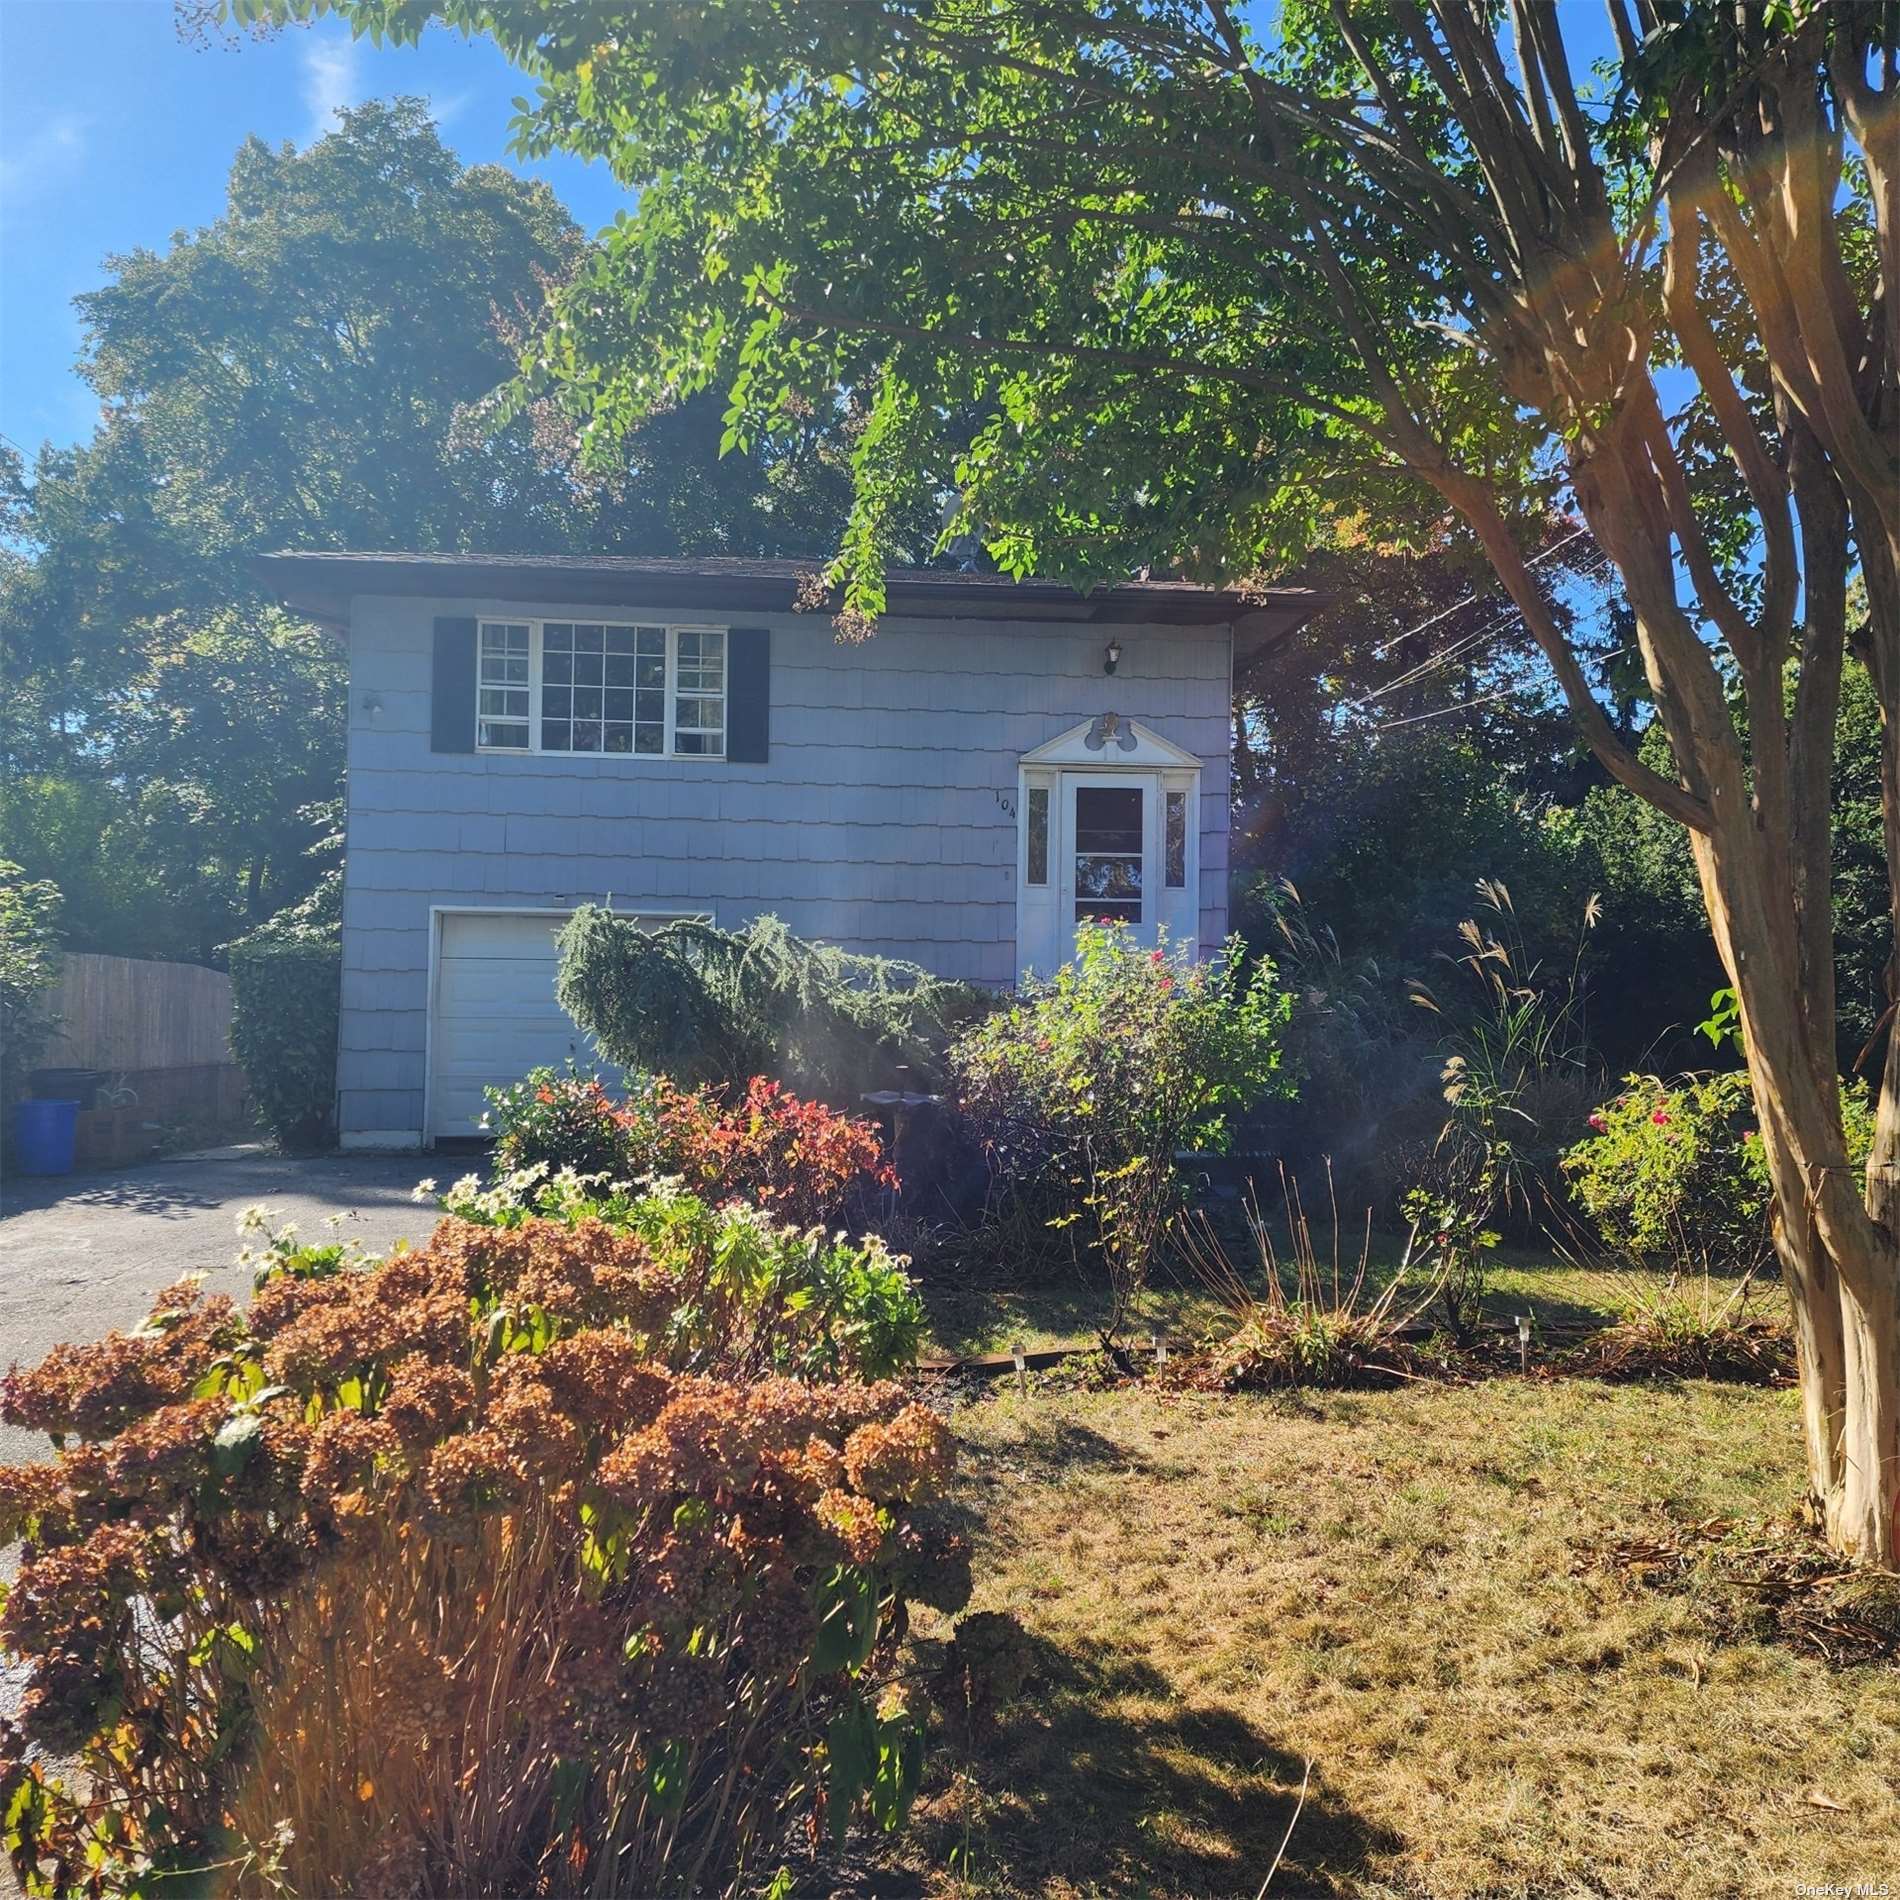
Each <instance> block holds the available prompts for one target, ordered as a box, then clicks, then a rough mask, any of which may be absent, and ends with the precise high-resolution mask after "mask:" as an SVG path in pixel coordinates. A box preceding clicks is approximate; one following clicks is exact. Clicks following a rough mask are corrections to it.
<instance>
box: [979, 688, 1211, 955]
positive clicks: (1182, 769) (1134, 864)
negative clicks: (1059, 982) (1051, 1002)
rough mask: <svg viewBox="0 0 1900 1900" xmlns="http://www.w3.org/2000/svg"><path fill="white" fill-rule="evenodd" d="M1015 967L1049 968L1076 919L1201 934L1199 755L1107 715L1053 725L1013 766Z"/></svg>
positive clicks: (1153, 936)
mask: <svg viewBox="0 0 1900 1900" xmlns="http://www.w3.org/2000/svg"><path fill="white" fill-rule="evenodd" d="M1016 787H1017V802H1016V813H1017V835H1016V973H1017V975H1018V976H1019V977H1020V976H1024V975H1026V974H1028V973H1029V972H1030V971H1032V970H1033V971H1036V972H1037V973H1039V974H1041V975H1043V976H1047V975H1048V974H1049V973H1050V972H1051V971H1052V970H1054V969H1055V968H1056V966H1057V965H1058V964H1060V963H1062V962H1064V961H1066V960H1067V959H1068V958H1069V957H1071V956H1073V955H1074V954H1075V927H1076V925H1077V924H1078V923H1086V922H1087V921H1088V920H1089V919H1091V918H1112V919H1113V920H1114V921H1115V922H1117V923H1120V924H1125V925H1126V926H1127V927H1128V929H1129V930H1130V931H1131V932H1133V933H1134V936H1135V938H1136V941H1137V942H1140V943H1144V944H1148V945H1153V944H1155V943H1157V942H1158V941H1159V940H1160V937H1161V933H1162V932H1163V931H1165V932H1166V933H1167V941H1168V944H1169V947H1170V948H1172V947H1174V946H1175V945H1186V946H1187V947H1188V950H1189V954H1190V955H1192V954H1194V947H1195V945H1196V943H1197V942H1198V939H1199V936H1200V886H1201V871H1200V863H1201V856H1200V829H1201V816H1200V803H1201V762H1200V760H1199V759H1197V758H1196V757H1195V756H1194V755H1193V753H1191V752H1186V751H1183V750H1182V748H1181V747H1179V746H1177V745H1174V744H1172V743H1171V742H1170V741H1168V740H1166V739H1164V738H1162V737H1161V736H1160V735H1159V734H1158V733H1155V732H1152V731H1150V730H1149V728H1148V727H1146V726H1144V725H1141V724H1139V723H1137V722H1136V721H1134V720H1124V719H1121V718H1119V717H1118V716H1117V715H1115V714H1113V713H1108V714H1104V715H1103V716H1102V717H1100V718H1098V719H1095V720H1092V721H1088V722H1085V723H1084V724H1082V725H1079V726H1076V727H1074V728H1072V729H1071V730H1070V731H1068V732H1064V733H1059V734H1057V736H1056V737H1055V738H1053V739H1051V740H1049V741H1047V742H1046V743H1045V744H1043V745H1039V746H1037V747H1036V749H1035V750H1034V751H1033V752H1025V753H1024V754H1023V756H1022V760H1021V763H1020V765H1019V767H1018V770H1017V779H1016Z"/></svg>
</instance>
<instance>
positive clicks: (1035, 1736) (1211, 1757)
mask: <svg viewBox="0 0 1900 1900" xmlns="http://www.w3.org/2000/svg"><path fill="white" fill-rule="evenodd" d="M1030 1643H1031V1646H1032V1649H1033V1651H1034V1662H1033V1666H1032V1673H1031V1676H1030V1680H1029V1683H1028V1686H1027V1687H1026V1689H1025V1691H1024V1693H1023V1694H1022V1695H1021V1696H1020V1697H1018V1698H1017V1699H1016V1701H1015V1702H1013V1703H1012V1704H1011V1705H1010V1706H1009V1707H1007V1708H1006V1709H1004V1710H1003V1712H1002V1714H1001V1716H1000V1718H999V1719H998V1720H997V1722H996V1725H995V1727H994V1729H993V1730H992V1731H990V1732H988V1733H983V1734H979V1735H977V1736H975V1737H974V1738H971V1739H970V1740H967V1741H960V1740H959V1738H957V1737H955V1736H945V1737H943V1738H942V1739H941V1740H940V1741H939V1742H938V1743H937V1744H936V1746H935V1747H934V1748H933V1751H932V1762H933V1766H932V1770H931V1776H930V1780H931V1786H930V1788H929V1796H930V1798H929V1799H928V1800H927V1801H926V1803H925V1804H924V1806H923V1808H922V1809H921V1810H920V1812H919V1814H918V1817H917V1820H916V1823H915V1826H916V1829H917V1841H916V1845H917V1846H919V1847H920V1848H921V1849H922V1850H923V1853H924V1855H925V1857H926V1858H927V1859H928V1860H929V1862H930V1863H932V1864H934V1865H936V1866H945V1865H952V1864H954V1865H955V1867H956V1870H957V1871H958V1872H959V1873H961V1874H963V1875H964V1876H965V1877H966V1878H968V1879H969V1880H971V1881H972V1882H973V1883H974V1884H975V1885H977V1886H978V1887H985V1886H989V1885H991V1884H994V1885H996V1886H997V1887H1000V1888H1001V1889H1002V1890H1004V1891H1006V1892H1010V1893H1025V1892H1028V1893H1034V1892H1037V1891H1042V1890H1055V1891H1061V1892H1073V1891H1080V1892H1108V1893H1139V1894H1149V1893H1153V1894H1171V1895H1180V1896H1183V1897H1184V1900H1185V1896H1189V1895H1193V1896H1202V1895H1206V1896H1215V1895H1228V1894H1237V1895H1248V1896H1251V1895H1253V1894H1255V1893H1257V1892H1258V1891H1259V1889H1260V1884H1261V1882H1262V1881H1263V1880H1264V1879H1265V1878H1266V1874H1267V1869H1268V1868H1269V1867H1270V1866H1271V1865H1272V1864H1273V1857H1274V1855H1275V1853H1276V1852H1277V1851H1278V1850H1279V1847H1280V1843H1281V1840H1282V1838H1283V1837H1285V1835H1286V1832H1287V1827H1288V1824H1289V1822H1291V1821H1292V1820H1293V1815H1294V1809H1295V1806H1296V1804H1297V1803H1298V1800H1299V1792H1300V1783H1301V1779H1302V1776H1303V1775H1304V1773H1305V1763H1304V1762H1303V1761H1302V1760H1301V1759H1300V1757H1299V1756H1297V1755H1295V1754H1293V1753H1291V1752H1289V1751H1288V1750H1287V1749H1285V1748H1283V1747H1282V1746H1280V1744H1279V1743H1277V1742H1276V1741H1275V1740H1274V1739H1273V1737H1272V1736H1270V1735H1268V1734H1267V1733H1265V1732H1264V1731H1263V1730H1261V1729H1260V1728H1258V1727H1256V1726H1255V1725H1254V1724H1253V1723H1252V1722H1250V1721H1248V1720H1247V1719H1246V1718H1245V1717H1244V1716H1242V1715H1240V1714H1239V1713H1237V1712H1236V1711H1235V1710H1233V1709H1230V1708H1223V1707H1220V1706H1218V1705H1203V1706H1200V1707H1188V1706H1184V1705H1182V1703H1181V1702H1180V1701H1179V1700H1178V1699H1177V1698H1176V1697H1175V1695H1174V1693H1173V1691H1172V1689H1171V1687H1170V1685H1169V1683H1168V1682H1167V1680H1166V1678H1165V1677H1163V1676H1162V1675H1160V1674H1159V1672H1157V1671H1156V1670H1154V1669H1153V1668H1151V1667H1150V1666H1149V1665H1148V1664H1146V1663H1145V1662H1142V1661H1140V1660H1139V1659H1133V1658H1129V1657H1125V1656H1116V1655H1113V1654H1110V1653H1107V1652H1103V1651H1100V1650H1096V1649H1091V1648H1077V1649H1072V1650H1065V1649H1063V1648H1061V1647H1059V1646H1058V1645H1056V1644H1054V1643H1051V1642H1048V1641H1047V1640H1045V1639H1042V1638H1039V1637H1034V1636H1032V1637H1031V1638H1030ZM972 1797H974V1798H972ZM966 1815H968V1816H969V1818H968V1819H967V1820H966ZM1398 1845H1399V1843H1398V1841H1397V1840H1396V1838H1395V1837H1393V1836H1392V1835H1390V1834H1389V1833H1388V1832H1387V1831H1386V1830H1383V1829H1380V1828H1377V1827H1375V1826H1374V1825H1373V1824H1372V1823H1371V1822H1369V1821H1368V1820H1366V1819H1365V1818H1364V1817H1363V1816H1361V1815H1359V1814H1358V1813H1356V1812H1355V1811H1354V1810H1352V1809H1350V1808H1348V1807H1346V1806H1344V1805H1343V1804H1342V1803H1340V1802H1339V1801H1338V1800H1337V1799H1336V1798H1335V1797H1334V1796H1333V1795H1331V1794H1330V1793H1329V1792H1328V1790H1327V1788H1326V1785H1325V1782H1324V1779H1323V1777H1322V1776H1321V1774H1320V1772H1319V1770H1318V1769H1317V1768H1316V1769H1315V1771H1314V1775H1313V1779H1312V1782H1311V1784H1310V1785H1309V1786H1308V1788H1307V1793H1306V1802H1305V1806H1304V1807H1303V1808H1302V1809H1301V1810H1300V1816H1299V1821H1298V1824H1297V1825H1296V1826H1295V1827H1294V1829H1293V1834H1292V1838H1291V1840H1290V1841H1289V1843H1288V1845H1287V1850H1286V1858H1285V1859H1284V1860H1283V1861H1282V1862H1281V1864H1280V1869H1279V1872H1278V1873H1277V1874H1276V1875H1275V1876H1274V1881H1273V1886H1272V1889H1271V1891H1272V1892H1273V1893H1274V1894H1276V1895H1288V1894H1328V1893H1334V1892H1337V1891H1341V1890H1343V1887H1344V1884H1345V1882H1346V1880H1347V1879H1348V1878H1349V1877H1350V1876H1351V1875H1352V1874H1353V1873H1354V1872H1355V1870H1358V1869H1360V1868H1362V1867H1363V1866H1364V1864H1365V1862H1366V1860H1367V1857H1368V1856H1369V1855H1370V1854H1371V1853H1373V1852H1376V1851H1381V1850H1389V1849H1392V1848H1395V1847H1397V1846H1398ZM953 1857H954V1861H953Z"/></svg>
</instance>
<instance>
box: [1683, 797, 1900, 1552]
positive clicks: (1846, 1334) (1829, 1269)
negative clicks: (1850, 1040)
mask: <svg viewBox="0 0 1900 1900" xmlns="http://www.w3.org/2000/svg"><path fill="white" fill-rule="evenodd" d="M1753 833H1754V826H1753V825H1752V824H1749V823H1746V822H1745V823H1744V824H1743V825H1741V826H1734V825H1720V826H1718V828H1717V829H1716V831H1715V832H1713V833H1711V834H1709V835H1707V836H1698V837H1696V838H1695V839H1694V846H1695V859H1696V866H1697V870H1698V872H1699V873H1700V876H1701V881H1702V891H1703V898H1704V901H1705V903H1706V904H1707V906H1708V912H1709V919H1710V922H1711V924H1712V925H1713V927H1714V931H1715V941H1716V947H1717V949H1718V951H1719V952H1720V954H1721V958H1722V963H1723V967H1724V968H1725V969H1726V970H1727V972H1728V974H1729V978H1730V981H1731V982H1732V983H1733V984H1734V986H1735V991H1736V996H1737V999H1738V1001H1739V1004H1740V1009H1741V1016H1742V1028H1743V1035H1744V1039H1745V1042H1746V1046H1747V1050H1748V1069H1749V1080H1750V1083H1751V1085H1752V1088H1753V1093H1754V1098H1755V1107H1756V1112H1757V1115H1758V1116H1759V1118H1760V1122H1761V1128H1760V1135H1761V1140H1762V1143H1763V1145H1764V1150H1765V1152H1766V1155H1767V1159H1768V1167H1769V1178H1770V1181H1771V1184H1772V1186H1773V1190H1774V1201H1775V1250H1776V1254H1777V1257H1778V1258H1779V1260H1780V1262H1781V1267H1782V1273H1783V1278H1784V1279H1785V1281H1786V1283H1787V1288H1788V1297H1789V1303H1790V1306H1791V1308H1792V1311H1793V1320H1794V1332H1795V1345H1796V1352H1797V1355H1798V1359H1799V1366H1800V1373H1801V1397H1802V1408H1801V1409H1802V1424H1803V1430H1804V1437H1805V1441H1806V1448H1807V1460H1808V1480H1809V1489H1810V1492H1811V1498H1812V1504H1813V1508H1814V1511H1815V1514H1816V1517H1817V1519H1818V1520H1819V1522H1820V1523H1821V1525H1822V1526H1823V1528H1824V1530H1825V1533H1826V1536H1827V1539H1828V1542H1829V1543H1830V1544H1832V1545H1833V1546H1834V1548H1835V1549H1837V1550H1839V1551H1841V1552H1842V1553H1843V1554H1845V1555H1847V1556H1849V1557H1852V1558H1854V1559H1856V1560H1857V1561H1859V1562H1862V1563H1867V1564H1884V1565H1887V1566H1889V1567H1893V1568H1900V1245H1896V1242H1895V1238H1894V1232H1893V1229H1892V1228H1891V1226H1889V1225H1888V1224H1886V1223H1884V1222H1880V1221H1877V1220H1876V1219H1875V1218H1874V1217H1873V1215H1872V1214H1871V1213H1870V1211H1869V1207H1868V1205H1867V1203H1866V1202H1865V1201H1864V1200H1863V1198H1862V1188H1863V1184H1862V1179H1861V1176H1860V1171H1859V1170H1858V1169H1856V1168H1854V1167H1852V1166H1851V1165H1850V1163H1849V1162H1848V1159H1847V1151H1846V1144H1845V1140H1844V1137H1843V1133H1842V1127H1841V1117H1840V1105H1839V1098H1838V1095H1837V1094H1835V1093H1834V1092H1833V1090H1834V1088H1835V1086H1836V1085H1835V1082H1834V1051H1833V1048H1832V1044H1831V1041H1830V1043H1829V1046H1828V1047H1827V1048H1826V1049H1825V1050H1820V1049H1816V1048H1813V1047H1810V1046H1808V1045H1809V1044H1810V1043H1811V1042H1812V1041H1813V1040H1814V1036H1815V1026H1814V1025H1813V1024H1812V1023H1811V1022H1809V1021H1805V1020H1804V1016H1803V1011H1802V1008H1801V992H1800V987H1799V984H1798V982H1797V981H1796V980H1794V977H1793V973H1792V972H1791V971H1790V970H1789V969H1788V968H1787V967H1786V961H1787V960H1786V955H1785V949H1784V946H1783V943H1782V942H1778V941H1777V939H1778V938H1782V937H1783V935H1784V933H1783V931H1782V930H1781V929H1778V928H1777V926H1778V925H1779V924H1780V923H1781V921H1782V920H1781V919H1780V918H1779V917H1776V916H1774V915H1773V914H1772V912H1773V911H1774V910H1776V909H1778V908H1779V907H1780V905H1781V904H1783V903H1785V902H1786V901H1787V894H1786V893H1782V892H1778V891H1775V890H1774V889H1773V888H1772V887H1770V886H1769V885H1768V884H1767V883H1766V881H1765V880H1763V879H1762V878H1761V877H1760V875H1759V873H1760V858H1761V856H1762V853H1761V852H1760V848H1759V845H1758V842H1757V839H1756V837H1755V836H1754V835H1752V834H1753ZM1725 834H1726V835H1725ZM1792 921H1793V920H1792V915H1790V917H1789V919H1788V926H1789V928H1790V929H1791V928H1792ZM1823 1078H1824V1079H1825V1080H1824V1081H1823Z"/></svg>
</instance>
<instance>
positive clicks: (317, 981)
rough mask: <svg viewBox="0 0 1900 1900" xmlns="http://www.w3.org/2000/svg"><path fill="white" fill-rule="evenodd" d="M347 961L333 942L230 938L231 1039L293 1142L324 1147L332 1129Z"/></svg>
mask: <svg viewBox="0 0 1900 1900" xmlns="http://www.w3.org/2000/svg"><path fill="white" fill-rule="evenodd" d="M342 962H343V958H342V952H341V950H340V949H339V948H338V946H337V945H335V944H333V943H313V942H307V941H306V942H293V943H269V942H260V943H239V944H233V945H232V946H231V1002H232V1013H231V1046H232V1048H233V1049H234V1050H235V1051H236V1052H237V1059H238V1061H239V1062H240V1063H241V1064H242V1065H243V1068H244V1073H245V1076H246V1078H247V1079H248V1080H249V1082H250V1085H251V1093H252V1095H253V1096H254V1097H255V1098H256V1100H257V1106H258V1113H259V1115H260V1116H261V1118H262V1120H263V1123H264V1126H265V1127H266V1128H268V1129H269V1130H270V1132H271V1133H272V1134H273V1135H274V1136H276V1138H277V1139H278V1141H280V1142H281V1143H282V1144H283V1145H284V1146H285V1147H286V1148H319V1147H323V1146H325V1145H326V1144H327V1143H328V1142H329V1140H330V1138H331V1135H332V1133H333V1126H332V1119H333V1109H334V1106H335V1102H336V1023H337V996H338V987H339V982H340V978H341V972H342Z"/></svg>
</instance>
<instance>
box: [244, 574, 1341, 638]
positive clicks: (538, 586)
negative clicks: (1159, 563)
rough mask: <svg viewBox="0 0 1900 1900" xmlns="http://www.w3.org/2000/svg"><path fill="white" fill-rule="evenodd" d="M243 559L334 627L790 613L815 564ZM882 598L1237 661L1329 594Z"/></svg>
mask: <svg viewBox="0 0 1900 1900" xmlns="http://www.w3.org/2000/svg"><path fill="white" fill-rule="evenodd" d="M254 568H255V571H256V573H257V575H258V578H259V579H260V580H261V582H262V583H263V585H264V587H265V588H266V589H267V590H268V591H269V592H270V593H271V594H273V595H274V596H275V597H276V598H278V599H279V600H281V601H283V602H284V604H285V605H286V606H288V607H290V608H292V609H293V610H294V611H295V612H297V613H300V614H303V615H305V616H307V617H308V618H309V619H311V620H315V621H317V622H319V623H321V624H322V625H325V626H329V627H334V628H336V629H338V630H340V631H347V629H348V626H349V618H350V602H351V601H352V600H353V599H355V598H357V597H358V596H361V595H391V594H394V595H412V596H413V595H431V596H435V597H439V598H454V599H475V600H492V601H497V602H503V601H522V602H539V603H545V604H549V605H559V606H564V607H565V606H573V607H622V608H636V609H637V608H641V607H649V606H650V607H662V606H664V607H669V608H678V609H684V610H688V611H693V610H700V609H705V610H714V611H718V612H720V613H728V614H729V613H791V612H795V611H798V610H799V608H800V607H801V605H802V604H803V603H804V602H806V601H808V600H809V597H810V590H811V583H812V579H813V577H814V575H815V573H816V567H815V565H814V564H813V563H809V562H802V561H750V560H734V559H705V560H665V559H657V558H656V559H646V558H641V557H636V556H628V555H505V554H352V553H284V554H261V555H258V556H257V557H256V558H255V561H254ZM885 599H886V611H887V612H888V613H890V614H893V615H915V616H919V617H922V618H928V619H968V620H1063V621H1081V622H1093V623H1096V624H1099V625H1106V626H1130V625H1149V626H1156V625H1159V626H1179V627H1219V626H1231V627H1232V628H1233V630H1234V640H1235V657H1236V661H1237V662H1239V661H1241V660H1243V659H1245V660H1251V659H1252V657H1253V656H1254V655H1255V654H1257V653H1258V652H1259V651H1260V649H1261V648H1262V647H1263V646H1266V645H1270V644H1271V643H1273V642H1274V641H1276V640H1279V639H1282V638H1284V637H1285V636H1286V635H1287V634H1289V633H1291V632H1292V631H1293V630H1294V629H1295V628H1297V627H1299V626H1301V625H1302V624H1303V623H1304V622H1305V621H1307V620H1309V619H1310V618H1311V617H1312V616H1313V615H1314V614H1315V613H1317V612H1319V610H1320V609H1321V608H1322V607H1324V606H1326V605H1327V604H1328V599H1329V597H1328V596H1327V595H1324V594H1321V593H1318V592H1316V591H1315V590H1313V589H1311V588H1305V587H1270V588H1260V589H1240V588H1224V587H1201V586H1197V585H1196V584H1195V583H1193V582H1191V581H1124V582H1121V583H1119V584H1117V585H1114V586H1107V587H1098V588H1096V589H1094V590H1093V591H1092V592H1089V593H1080V592H1078V591H1077V590H1076V589H1075V588H1073V587H1070V586H1067V585H1066V584H1064V583H1061V582H1057V581H1034V580H1021V581H1019V580H1011V579H1010V578H1009V577H1008V576H1007V575H1002V574H968V573H963V572H960V571H957V570H954V569H937V568H906V569H902V570H900V571H896V572H893V573H891V574H890V575H888V576H887V577H886V580H885Z"/></svg>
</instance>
